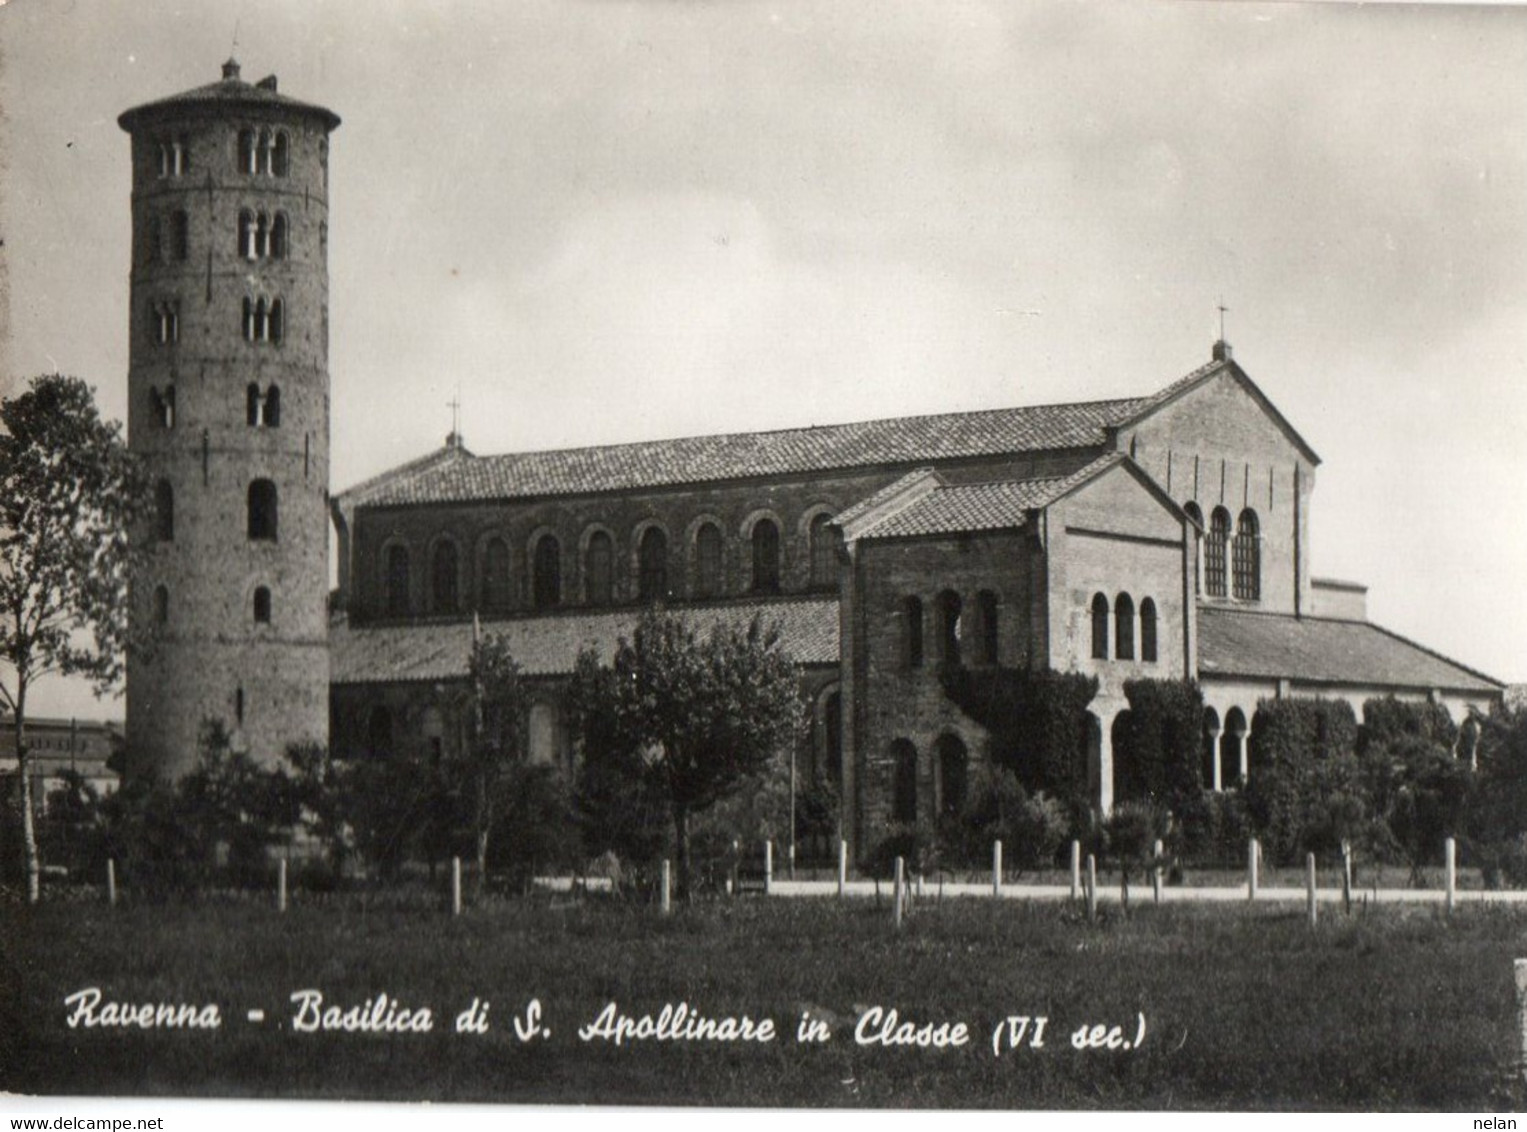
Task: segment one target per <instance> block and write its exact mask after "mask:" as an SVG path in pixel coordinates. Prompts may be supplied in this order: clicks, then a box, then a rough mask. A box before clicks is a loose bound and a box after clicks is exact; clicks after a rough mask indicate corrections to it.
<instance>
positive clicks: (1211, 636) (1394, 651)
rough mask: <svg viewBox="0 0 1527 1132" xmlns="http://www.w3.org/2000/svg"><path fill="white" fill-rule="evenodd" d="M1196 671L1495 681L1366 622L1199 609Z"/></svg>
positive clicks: (1474, 685) (1490, 686)
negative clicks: (1197, 669)
mask: <svg viewBox="0 0 1527 1132" xmlns="http://www.w3.org/2000/svg"><path fill="white" fill-rule="evenodd" d="M1198 667H1199V672H1200V674H1201V675H1203V676H1248V677H1253V676H1254V677H1262V678H1264V679H1275V678H1287V679H1290V680H1302V681H1310V682H1313V683H1322V684H1371V685H1377V686H1379V687H1391V688H1417V689H1424V690H1430V689H1432V688H1438V689H1442V690H1445V691H1455V692H1464V691H1467V692H1499V691H1500V690H1501V687H1502V685H1501V684H1500V683H1499V682H1498V681H1496V680H1492V679H1490V677H1488V676H1485V675H1483V674H1481V673H1479V672H1475V671H1473V670H1472V669H1469V668H1465V667H1464V666H1463V665H1461V664H1458V663H1456V662H1455V661H1451V660H1449V659H1447V657H1445V656H1442V655H1440V654H1438V653H1435V652H1432V651H1431V650H1430V649H1426V648H1423V647H1422V646H1420V645H1418V644H1416V643H1414V642H1413V641H1408V640H1406V639H1405V638H1404V637H1401V636H1399V635H1398V634H1396V633H1391V632H1390V631H1389V630H1387V629H1381V628H1380V627H1379V626H1377V625H1374V624H1371V623H1369V622H1366V621H1328V620H1324V619H1322V618H1316V617H1291V616H1286V615H1282V614H1270V613H1248V612H1243V611H1239V610H1232V609H1218V608H1215V607H1213V606H1204V607H1201V608H1200V609H1199V613H1198Z"/></svg>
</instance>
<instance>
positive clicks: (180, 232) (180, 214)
mask: <svg viewBox="0 0 1527 1132" xmlns="http://www.w3.org/2000/svg"><path fill="white" fill-rule="evenodd" d="M170 247H171V248H172V249H173V253H174V256H175V258H176V259H177V260H179V261H180V262H181V263H184V262H185V261H186V260H188V259H190V258H191V218H190V217H189V216H187V215H186V211H185V209H183V208H177V209H176V210H175V211H174V212H173V213H171V214H170Z"/></svg>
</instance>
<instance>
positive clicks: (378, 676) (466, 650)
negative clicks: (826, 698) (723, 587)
mask: <svg viewBox="0 0 1527 1132" xmlns="http://www.w3.org/2000/svg"><path fill="white" fill-rule="evenodd" d="M674 612H675V613H677V614H678V615H679V616H680V617H682V618H683V619H684V620H685V621H687V622H689V623H690V624H691V625H692V626H693V627H694V629H695V631H696V632H697V633H699V634H701V635H704V634H706V633H709V632H710V631H711V629H712V628H713V627H714V626H716V625H726V626H735V627H738V628H746V627H747V625H748V624H749V623H750V622H751V621H752V619H753V616H754V615H755V614H760V615H762V618H763V623H764V627H765V628H768V627H769V626H771V625H773V626H777V627H778V628H779V631H780V637H781V644H782V646H783V648H784V650H785V652H786V653H788V654H789V655H790V657H791V658H792V659H793V660H794V661H795V663H797V664H836V663H838V602H837V599H836V598H781V599H778V600H775V601H759V602H746V603H742V604H728V605H716V606H705V607H699V608H686V609H676V610H674ZM639 617H640V613H639V611H637V610H633V609H622V610H604V611H600V612H597V613H590V612H578V613H559V614H551V615H548V616H544V617H517V618H510V619H505V620H498V621H484V622H483V623H482V631H483V633H484V634H489V633H496V634H500V635H502V636H504V637H506V638H507V639H508V642H509V649H510V652H511V653H512V654H513V656H514V659H515V660H516V661H517V662H518V663H519V665H520V667H521V670H522V671H523V672H524V673H525V674H526V675H527V676H560V675H565V674H567V673H569V672H571V671H572V670H573V665H574V663H575V662H576V661H577V659H578V653H579V652H580V651H582V649H583V647H584V646H585V645H590V644H591V645H593V646H594V647H595V648H596V649H597V650H598V651H599V652H600V654H601V656H602V657H604V658H605V659H608V658H609V657H610V656H613V655H614V652H615V645H616V642H617V641H618V640H619V639H620V638H621V637H622V636H626V637H629V636H630V634H631V631H632V630H633V629H634V628H635V627H636V622H637V620H638V618H639ZM471 650H472V624H471V622H461V621H451V622H438V623H433V624H430V623H425V624H419V623H415V624H410V625H381V626H375V627H370V626H360V627H356V626H351V625H349V624H347V623H344V622H342V621H336V622H335V623H334V624H333V625H331V626H330V629H329V669H330V670H329V682H330V683H331V684H335V685H339V684H386V683H393V682H399V681H413V680H454V679H460V678H462V677H464V676H466V674H467V657H468V655H469V654H470V653H471Z"/></svg>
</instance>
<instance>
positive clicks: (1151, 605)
mask: <svg viewBox="0 0 1527 1132" xmlns="http://www.w3.org/2000/svg"><path fill="white" fill-rule="evenodd" d="M1140 659H1141V660H1143V661H1145V662H1146V663H1147V664H1155V663H1156V603H1155V602H1154V601H1152V600H1151V599H1150V598H1144V599H1142V600H1141V602H1140Z"/></svg>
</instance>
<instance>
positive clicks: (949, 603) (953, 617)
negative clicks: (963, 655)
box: [938, 590, 960, 664]
mask: <svg viewBox="0 0 1527 1132" xmlns="http://www.w3.org/2000/svg"><path fill="white" fill-rule="evenodd" d="M938 639H939V658H940V659H941V660H942V661H943V662H944V663H945V664H959V663H960V595H959V594H957V593H955V592H954V591H953V590H944V591H943V592H942V593H941V594H939V595H938Z"/></svg>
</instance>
